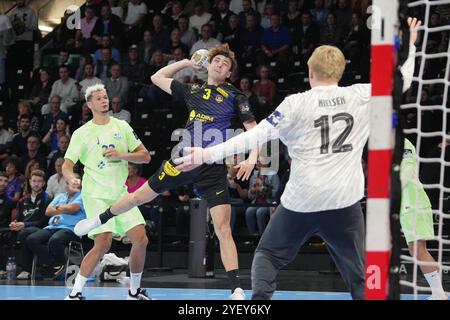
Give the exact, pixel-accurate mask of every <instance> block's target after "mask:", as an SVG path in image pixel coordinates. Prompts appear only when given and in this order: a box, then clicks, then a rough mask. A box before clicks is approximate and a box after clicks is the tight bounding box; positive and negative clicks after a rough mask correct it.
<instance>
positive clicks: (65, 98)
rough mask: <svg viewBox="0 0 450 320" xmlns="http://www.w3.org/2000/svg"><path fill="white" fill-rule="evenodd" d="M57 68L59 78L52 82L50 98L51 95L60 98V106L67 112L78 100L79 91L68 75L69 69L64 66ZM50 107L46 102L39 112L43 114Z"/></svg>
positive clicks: (46, 112) (73, 80) (48, 110)
mask: <svg viewBox="0 0 450 320" xmlns="http://www.w3.org/2000/svg"><path fill="white" fill-rule="evenodd" d="M58 70H59V77H60V79H59V80H56V81H55V82H54V83H53V85H52V91H51V92H50V99H51V97H54V96H59V97H60V98H61V105H60V108H61V110H62V111H64V112H66V113H67V112H68V111H69V110H70V108H71V107H72V106H74V105H75V104H76V103H77V102H78V100H79V97H80V93H79V92H78V88H77V85H76V81H75V79H73V78H70V76H69V69H68V68H67V67H66V66H60V67H59V68H58ZM49 102H50V101H49ZM50 109H51V106H50V105H49V104H46V105H44V106H43V107H42V109H41V113H42V114H43V115H45V114H48V113H49V112H50Z"/></svg>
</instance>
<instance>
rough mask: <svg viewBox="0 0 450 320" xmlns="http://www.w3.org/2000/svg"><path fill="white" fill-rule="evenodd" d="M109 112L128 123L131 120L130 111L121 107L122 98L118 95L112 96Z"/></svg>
mask: <svg viewBox="0 0 450 320" xmlns="http://www.w3.org/2000/svg"><path fill="white" fill-rule="evenodd" d="M109 114H110V115H111V116H112V117H114V118H116V119H120V120H125V121H126V122H128V123H130V122H131V113H130V112H129V111H127V110H124V109H122V98H121V97H120V96H114V97H112V99H111V111H110V112H109Z"/></svg>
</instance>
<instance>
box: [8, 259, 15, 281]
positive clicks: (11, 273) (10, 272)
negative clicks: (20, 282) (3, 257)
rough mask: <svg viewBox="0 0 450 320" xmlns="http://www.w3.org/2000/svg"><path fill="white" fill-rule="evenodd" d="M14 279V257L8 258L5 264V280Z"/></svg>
mask: <svg viewBox="0 0 450 320" xmlns="http://www.w3.org/2000/svg"><path fill="white" fill-rule="evenodd" d="M15 279H16V257H9V258H8V262H7V263H6V280H15Z"/></svg>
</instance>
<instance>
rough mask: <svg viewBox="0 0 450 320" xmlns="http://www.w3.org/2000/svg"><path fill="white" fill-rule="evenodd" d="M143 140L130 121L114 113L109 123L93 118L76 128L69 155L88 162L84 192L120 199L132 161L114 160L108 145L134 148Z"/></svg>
mask: <svg viewBox="0 0 450 320" xmlns="http://www.w3.org/2000/svg"><path fill="white" fill-rule="evenodd" d="M140 144H141V141H140V140H139V138H138V137H137V135H136V134H135V133H134V131H133V129H132V128H131V127H130V125H129V124H128V123H127V122H126V121H123V120H118V119H116V118H113V117H110V118H109V122H108V123H107V124H105V125H97V124H95V123H94V122H92V120H91V121H89V122H88V123H86V124H84V125H83V126H82V127H80V128H78V129H77V130H75V132H74V133H73V135H72V138H71V139H70V144H69V148H68V149H67V152H66V155H65V156H64V157H65V158H66V159H69V160H71V161H72V162H73V163H76V162H77V161H78V160H80V162H81V163H82V164H83V165H84V175H83V182H82V191H81V193H82V196H83V198H84V197H93V198H101V199H117V198H118V197H119V196H121V195H122V194H123V192H124V190H125V189H126V186H125V181H126V179H127V176H128V162H127V161H125V160H111V159H108V158H106V157H104V156H103V153H104V152H105V150H106V149H107V148H115V149H116V150H117V151H118V152H119V153H127V152H133V151H134V150H135V149H136V148H137V147H138V146H139V145H140Z"/></svg>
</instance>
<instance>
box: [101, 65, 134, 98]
mask: <svg viewBox="0 0 450 320" xmlns="http://www.w3.org/2000/svg"><path fill="white" fill-rule="evenodd" d="M103 83H104V84H105V88H106V92H107V93H108V96H109V97H115V96H120V97H121V98H122V101H127V97H128V90H129V84H128V78H127V77H124V76H122V66H121V65H120V64H113V65H112V66H111V77H110V78H106V79H103Z"/></svg>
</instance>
